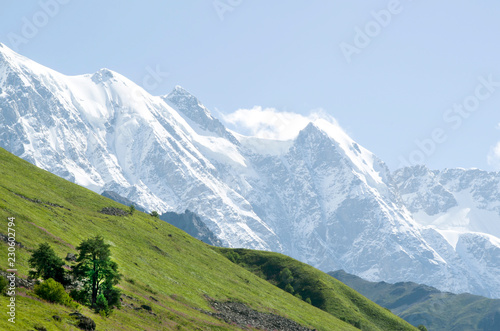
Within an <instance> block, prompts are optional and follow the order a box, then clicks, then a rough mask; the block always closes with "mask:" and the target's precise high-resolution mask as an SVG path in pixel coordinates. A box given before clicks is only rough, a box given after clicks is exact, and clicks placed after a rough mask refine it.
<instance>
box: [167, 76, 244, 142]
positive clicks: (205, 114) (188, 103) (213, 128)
mask: <svg viewBox="0 0 500 331" xmlns="http://www.w3.org/2000/svg"><path fill="white" fill-rule="evenodd" d="M162 99H163V100H165V102H166V103H168V104H169V105H170V106H172V107H174V108H175V109H177V110H178V111H179V113H180V114H181V115H182V116H184V117H185V118H186V119H188V120H189V121H192V122H194V123H195V124H196V125H197V126H198V127H199V128H200V129H202V130H204V131H209V132H212V133H215V134H217V135H218V136H220V137H224V138H226V139H228V140H229V141H231V142H232V143H233V144H236V145H239V142H238V140H237V139H236V138H235V137H234V136H233V135H232V134H231V133H230V132H229V131H227V129H226V127H225V126H224V125H223V124H222V123H221V122H220V121H219V120H218V119H216V118H215V117H213V116H212V114H211V113H210V111H209V110H208V109H207V107H205V106H204V105H203V104H202V103H201V102H200V100H198V98H196V97H195V96H194V95H192V94H191V93H189V92H188V91H187V90H185V89H184V88H183V87H181V86H179V85H177V86H176V87H174V89H173V90H172V92H170V93H169V94H168V95H166V96H164V97H162Z"/></svg>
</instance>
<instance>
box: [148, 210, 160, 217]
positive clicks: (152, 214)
mask: <svg viewBox="0 0 500 331" xmlns="http://www.w3.org/2000/svg"><path fill="white" fill-rule="evenodd" d="M150 215H151V216H153V217H156V218H159V217H160V214H158V212H157V211H156V210H153V211H152V212H151V214H150Z"/></svg>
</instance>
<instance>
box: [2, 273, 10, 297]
mask: <svg viewBox="0 0 500 331" xmlns="http://www.w3.org/2000/svg"><path fill="white" fill-rule="evenodd" d="M7 286H9V281H8V280H7V278H5V277H4V276H0V294H5V289H6V288H7Z"/></svg>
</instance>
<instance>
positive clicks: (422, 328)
mask: <svg viewBox="0 0 500 331" xmlns="http://www.w3.org/2000/svg"><path fill="white" fill-rule="evenodd" d="M417 329H419V330H420V331H427V328H426V327H425V326H424V325H423V324H420V325H419V326H417Z"/></svg>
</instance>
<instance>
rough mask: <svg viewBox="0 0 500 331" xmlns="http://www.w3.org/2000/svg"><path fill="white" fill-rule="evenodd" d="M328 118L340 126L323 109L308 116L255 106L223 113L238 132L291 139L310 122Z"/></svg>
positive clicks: (276, 138) (275, 138) (260, 136)
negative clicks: (226, 113)
mask: <svg viewBox="0 0 500 331" xmlns="http://www.w3.org/2000/svg"><path fill="white" fill-rule="evenodd" d="M320 119H322V120H326V121H328V122H330V123H331V124H333V125H335V126H338V123H337V121H336V120H335V119H334V118H333V117H332V116H330V115H328V114H326V112H325V111H323V110H322V109H319V110H314V111H311V113H310V114H309V115H307V116H305V115H301V114H297V113H291V112H283V111H278V110H276V109H275V108H262V107H261V106H255V107H253V108H251V109H238V110H236V111H235V112H233V113H231V114H228V115H223V120H224V121H225V122H226V123H227V124H231V125H232V126H233V127H234V130H235V131H236V132H238V133H241V134H244V135H249V136H254V137H259V138H264V139H273V140H290V139H294V138H295V137H297V135H298V133H299V132H300V131H301V130H302V129H304V128H305V127H306V126H307V125H308V124H309V123H311V122H315V121H317V120H320Z"/></svg>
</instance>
